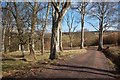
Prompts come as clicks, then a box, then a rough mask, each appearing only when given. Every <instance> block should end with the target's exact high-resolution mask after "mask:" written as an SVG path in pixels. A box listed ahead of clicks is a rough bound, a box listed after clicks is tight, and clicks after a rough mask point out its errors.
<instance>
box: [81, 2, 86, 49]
mask: <svg viewBox="0 0 120 80" xmlns="http://www.w3.org/2000/svg"><path fill="white" fill-rule="evenodd" d="M84 4H85V3H83V4H82V17H81V45H80V48H81V49H83V48H84V17H85V5H84Z"/></svg>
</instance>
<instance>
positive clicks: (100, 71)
mask: <svg viewBox="0 0 120 80" xmlns="http://www.w3.org/2000/svg"><path fill="white" fill-rule="evenodd" d="M53 66H57V68H54V67H53V68H47V69H52V70H62V71H73V72H85V73H91V74H98V75H104V76H109V77H112V78H119V77H118V76H117V72H116V71H114V70H111V71H110V70H106V69H98V68H94V67H86V66H74V65H65V64H56V65H55V64H54V65H53Z"/></svg>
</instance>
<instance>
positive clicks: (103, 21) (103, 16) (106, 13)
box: [90, 2, 117, 50]
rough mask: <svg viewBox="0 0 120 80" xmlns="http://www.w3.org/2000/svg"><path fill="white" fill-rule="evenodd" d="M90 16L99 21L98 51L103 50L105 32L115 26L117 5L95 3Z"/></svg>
mask: <svg viewBox="0 0 120 80" xmlns="http://www.w3.org/2000/svg"><path fill="white" fill-rule="evenodd" d="M93 5H94V6H93V7H92V8H91V11H90V15H91V17H95V18H97V19H98V20H99V42H98V50H102V48H103V31H104V29H106V28H107V27H108V28H110V27H112V26H113V24H114V21H115V19H116V17H117V16H116V14H117V4H116V3H111V2H96V3H93Z"/></svg>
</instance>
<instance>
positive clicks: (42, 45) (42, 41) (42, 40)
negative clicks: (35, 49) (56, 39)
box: [41, 3, 50, 54]
mask: <svg viewBox="0 0 120 80" xmlns="http://www.w3.org/2000/svg"><path fill="white" fill-rule="evenodd" d="M49 11H50V3H48V8H47V12H46V19H45V24H44V27H43V31H42V36H41V53H42V54H43V53H44V52H45V50H44V49H45V45H44V43H45V42H44V36H45V29H46V26H47V21H48V15H49Z"/></svg>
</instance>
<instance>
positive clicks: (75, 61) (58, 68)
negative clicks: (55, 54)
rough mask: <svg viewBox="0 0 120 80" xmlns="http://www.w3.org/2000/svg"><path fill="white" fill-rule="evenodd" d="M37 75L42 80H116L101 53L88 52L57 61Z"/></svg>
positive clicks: (107, 61)
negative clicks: (96, 79) (61, 79)
mask: <svg viewBox="0 0 120 80" xmlns="http://www.w3.org/2000/svg"><path fill="white" fill-rule="evenodd" d="M39 75H40V77H42V78H116V71H115V69H114V68H113V67H112V66H111V65H110V63H109V60H108V59H107V58H106V57H105V55H104V54H103V53H102V52H99V51H96V50H88V51H87V53H86V54H83V55H74V56H69V57H66V59H65V60H58V62H57V64H54V65H52V66H50V67H48V68H46V70H45V71H43V72H42V73H39Z"/></svg>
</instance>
